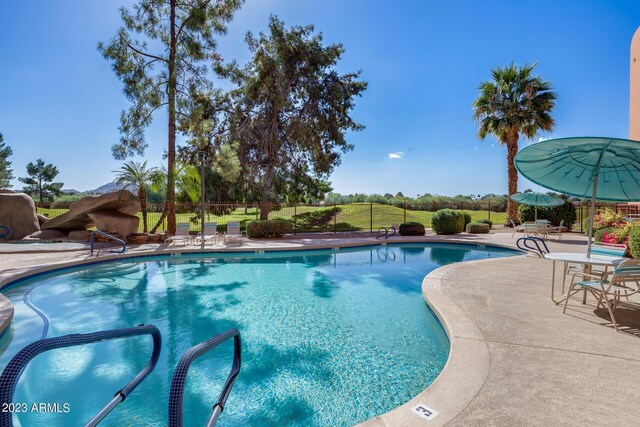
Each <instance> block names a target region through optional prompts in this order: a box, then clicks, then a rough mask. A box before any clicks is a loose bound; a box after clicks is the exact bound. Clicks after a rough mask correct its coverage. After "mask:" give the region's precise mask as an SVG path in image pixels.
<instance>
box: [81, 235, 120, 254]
mask: <svg viewBox="0 0 640 427" xmlns="http://www.w3.org/2000/svg"><path fill="white" fill-rule="evenodd" d="M96 233H98V234H99V235H101V236H104V237H107V238H109V239H112V240H115V241H116V242H118V243H120V244H121V245H122V250H120V251H114V250H110V251H109V252H113V253H114V254H123V253H124V251H126V250H127V244H126V243H125V242H124V240H121V239H118V238H117V237H115V236H112V235H111V234H108V233H105V232H104V231H100V230H92V231H91V239H90V241H91V255H93V242H94V235H95V234H96Z"/></svg>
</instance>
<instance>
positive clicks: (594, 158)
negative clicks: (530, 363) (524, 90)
mask: <svg viewBox="0 0 640 427" xmlns="http://www.w3.org/2000/svg"><path fill="white" fill-rule="evenodd" d="M515 165H516V169H518V171H519V172H520V173H521V174H522V175H523V176H524V177H526V178H527V179H529V180H530V181H532V182H534V183H536V184H538V185H541V186H542V187H545V188H548V189H550V190H553V191H558V192H561V193H566V194H570V195H572V196H577V197H590V198H591V210H590V215H589V247H588V248H587V256H591V240H592V238H593V215H594V211H595V202H596V199H600V200H608V201H619V202H630V201H637V200H640V142H639V141H631V140H628V139H618V138H599V137H578V138H559V139H549V140H546V141H542V142H538V143H535V144H532V145H530V146H528V147H525V148H523V149H522V150H520V151H519V152H518V154H517V155H516V158H515Z"/></svg>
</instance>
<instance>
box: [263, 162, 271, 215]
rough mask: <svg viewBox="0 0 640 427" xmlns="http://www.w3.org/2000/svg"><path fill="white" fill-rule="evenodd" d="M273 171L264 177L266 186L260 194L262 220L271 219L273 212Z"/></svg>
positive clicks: (269, 171) (267, 172) (268, 171)
mask: <svg viewBox="0 0 640 427" xmlns="http://www.w3.org/2000/svg"><path fill="white" fill-rule="evenodd" d="M272 175H273V171H272V170H271V169H269V170H267V171H266V173H265V176H264V185H263V186H262V191H261V192H260V219H263V220H264V219H269V212H271V202H272V199H271V197H272V194H273V188H272V187H273V177H272Z"/></svg>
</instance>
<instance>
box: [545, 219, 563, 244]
mask: <svg viewBox="0 0 640 427" xmlns="http://www.w3.org/2000/svg"><path fill="white" fill-rule="evenodd" d="M563 227H564V219H563V220H562V221H560V225H558V226H557V227H556V226H552V227H548V228H547V235H549V234H555V235H556V236H558V239H560V240H562V229H563Z"/></svg>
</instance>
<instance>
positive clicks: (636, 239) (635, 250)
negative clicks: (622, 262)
mask: <svg viewBox="0 0 640 427" xmlns="http://www.w3.org/2000/svg"><path fill="white" fill-rule="evenodd" d="M629 252H631V256H632V257H634V258H640V227H633V228H632V229H631V232H630V233H629Z"/></svg>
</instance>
